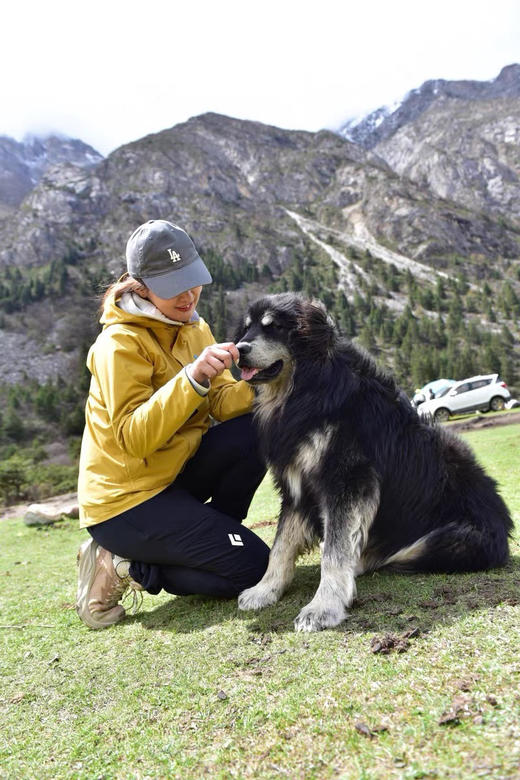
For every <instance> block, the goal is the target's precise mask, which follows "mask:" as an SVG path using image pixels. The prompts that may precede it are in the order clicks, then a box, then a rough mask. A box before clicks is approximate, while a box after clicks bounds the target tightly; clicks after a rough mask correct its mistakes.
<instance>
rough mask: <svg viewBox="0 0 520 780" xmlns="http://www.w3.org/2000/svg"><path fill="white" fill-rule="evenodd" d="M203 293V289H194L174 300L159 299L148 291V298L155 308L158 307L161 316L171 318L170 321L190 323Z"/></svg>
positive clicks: (177, 296)
mask: <svg viewBox="0 0 520 780" xmlns="http://www.w3.org/2000/svg"><path fill="white" fill-rule="evenodd" d="M201 291H202V287H192V288H191V290H186V291H185V292H182V293H180V294H179V295H176V296H175V297H174V298H159V296H158V295H156V294H155V293H153V292H152V291H151V290H150V289H148V291H147V298H148V300H149V301H151V302H152V303H153V304H154V306H157V308H158V309H159V311H160V312H161V314H164V316H165V317H169V319H170V320H178V321H179V322H189V321H190V320H191V318H192V316H193V312H194V311H195V308H196V306H197V304H198V302H199V298H200V293H201Z"/></svg>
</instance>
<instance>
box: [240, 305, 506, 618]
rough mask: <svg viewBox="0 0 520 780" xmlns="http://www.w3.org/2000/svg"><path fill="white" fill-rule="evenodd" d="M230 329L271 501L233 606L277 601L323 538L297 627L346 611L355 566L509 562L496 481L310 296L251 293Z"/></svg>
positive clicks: (428, 567)
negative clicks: (274, 512)
mask: <svg viewBox="0 0 520 780" xmlns="http://www.w3.org/2000/svg"><path fill="white" fill-rule="evenodd" d="M240 337H241V338H240V341H239V343H238V349H239V352H240V362H239V366H240V368H241V370H242V378H243V379H245V380H246V381H248V382H250V383H251V384H252V385H254V386H255V388H256V389H257V402H256V418H257V421H258V424H259V427H260V431H261V436H262V441H263V446H264V449H265V454H266V457H267V460H268V463H269V466H270V468H271V470H272V473H273V475H274V479H275V481H276V484H277V487H278V488H279V490H280V492H281V499H282V503H281V512H280V517H279V520H278V528H277V532H276V538H275V541H274V545H273V548H272V551H271V555H270V559H269V566H268V569H267V572H266V574H265V576H264V577H263V579H262V580H261V581H260V582H259V583H258V584H257V585H255V586H254V587H253V588H249V589H248V590H245V591H243V592H242V593H241V594H240V596H239V607H240V608H241V609H260V608H262V607H265V606H267V605H269V604H274V603H275V602H276V601H277V600H278V599H279V598H280V596H281V595H282V593H283V591H284V590H285V588H286V587H287V586H288V584H289V583H290V581H291V579H292V577H293V573H294V565H295V561H296V558H297V556H298V555H299V554H300V553H302V552H304V551H305V550H307V549H309V548H310V547H312V546H313V545H314V544H315V543H316V542H317V541H318V540H320V539H322V540H323V552H322V563H321V581H320V585H319V588H318V590H317V592H316V594H315V596H314V598H313V599H312V601H311V602H310V603H309V604H308V605H307V606H305V607H304V608H303V609H302V611H301V612H300V614H299V615H298V617H297V618H296V621H295V626H296V629H297V630H300V631H317V630H320V629H323V628H330V627H332V626H336V625H337V624H338V623H340V622H341V621H342V620H344V618H345V617H346V615H347V609H348V607H349V606H350V605H351V604H352V602H353V600H354V598H355V595H356V584H355V578H356V576H357V575H359V574H362V573H363V572H367V571H372V570H374V569H378V568H382V567H386V568H388V569H389V568H392V569H394V570H399V571H409V572H457V571H476V570H480V569H488V568H491V567H495V566H500V565H502V564H504V563H505V562H506V561H507V558H508V534H509V532H510V530H511V528H512V522H511V518H510V516H509V513H508V510H507V508H506V506H505V504H504V502H503V501H502V499H501V498H500V496H499V495H498V493H497V490H496V486H495V483H494V481H493V480H492V479H491V478H490V477H489V476H487V475H486V474H485V473H484V471H483V470H482V468H481V467H480V466H479V465H478V464H477V462H476V461H475V458H474V456H473V454H472V453H471V451H470V449H469V448H468V447H467V446H466V444H465V443H463V442H462V441H461V440H460V439H458V438H457V437H455V436H454V435H451V434H449V433H448V432H447V431H445V430H443V429H440V428H439V427H434V426H431V425H428V424H426V423H425V422H422V421H421V420H420V419H419V417H418V416H417V413H416V411H415V410H414V409H413V408H412V406H411V404H410V403H409V402H408V399H407V398H406V396H405V395H404V394H403V393H402V392H401V391H400V390H399V388H398V387H397V386H396V384H395V382H394V380H393V379H392V378H391V377H390V376H388V375H386V374H385V373H383V372H382V371H381V370H379V369H378V368H377V367H376V365H375V363H374V361H373V360H372V359H371V357H370V356H369V355H367V354H366V353H365V352H364V351H361V350H360V349H359V348H357V347H356V346H354V345H353V344H352V343H351V342H350V341H348V340H346V339H343V338H341V337H340V336H339V334H338V332H337V331H336V329H335V327H334V325H333V323H332V321H331V320H330V318H329V317H328V316H327V313H326V311H325V309H324V308H323V307H322V306H321V305H320V304H318V303H316V302H310V301H307V300H305V299H303V298H301V297H299V296H296V295H292V294H288V293H287V294H285V293H284V294H281V295H273V296H268V297H266V298H262V299H261V300H259V301H257V302H256V303H254V304H253V305H252V306H251V308H250V310H249V314H248V315H247V317H246V320H245V322H244V323H243V325H242V330H241V332H240Z"/></svg>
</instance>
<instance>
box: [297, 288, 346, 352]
mask: <svg viewBox="0 0 520 780" xmlns="http://www.w3.org/2000/svg"><path fill="white" fill-rule="evenodd" d="M335 339H336V328H335V325H334V320H333V319H332V317H331V316H330V315H329V314H327V310H326V309H325V306H324V305H323V304H322V303H321V302H320V301H316V300H313V301H307V300H302V301H301V308H300V311H299V313H298V318H297V325H296V329H295V330H294V331H293V333H292V341H293V347H294V348H295V349H297V350H302V351H303V352H304V353H305V354H306V355H308V356H309V357H326V355H327V353H328V352H329V350H330V348H331V347H332V345H333V344H334V341H335Z"/></svg>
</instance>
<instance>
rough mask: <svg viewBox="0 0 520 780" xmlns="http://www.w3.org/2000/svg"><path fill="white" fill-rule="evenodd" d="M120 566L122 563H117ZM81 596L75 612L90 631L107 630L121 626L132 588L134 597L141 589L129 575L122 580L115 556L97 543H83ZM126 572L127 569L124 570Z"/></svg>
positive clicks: (80, 550)
mask: <svg viewBox="0 0 520 780" xmlns="http://www.w3.org/2000/svg"><path fill="white" fill-rule="evenodd" d="M118 563H121V559H118ZM78 566H79V573H78V593H77V600H76V610H77V612H78V615H79V616H80V618H81V620H82V621H83V622H84V623H86V625H87V626H89V628H106V627H107V626H111V625H113V624H114V623H119V621H120V620H122V619H123V618H124V616H125V614H126V613H125V610H124V608H123V606H122V605H121V604H120V603H119V602H120V601H121V599H122V598H123V596H124V594H125V593H126V591H127V590H128V589H129V588H130V589H131V590H132V591H133V594H134V606H135V602H136V599H135V597H136V596H137V594H136V591H137V590H142V586H141V585H139V584H138V583H137V582H134V581H133V580H132V579H131V578H130V576H129V575H128V567H126V572H127V573H126V576H119V574H118V573H117V571H116V568H115V566H114V562H113V559H112V553H110V552H109V551H108V550H105V549H104V548H103V547H100V546H99V545H98V544H97V543H96V542H95V541H94V539H92V538H90V539H87V541H86V542H83V544H82V545H81V547H80V548H79V552H78ZM123 568H124V567H123Z"/></svg>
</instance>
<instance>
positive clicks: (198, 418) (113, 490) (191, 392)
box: [78, 297, 253, 528]
mask: <svg viewBox="0 0 520 780" xmlns="http://www.w3.org/2000/svg"><path fill="white" fill-rule="evenodd" d="M101 323H102V324H103V330H102V332H101V333H100V334H99V336H98V338H97V340H96V341H95V343H94V344H93V346H92V347H91V349H90V351H89V354H88V358H87V366H88V368H89V370H90V372H91V374H92V379H91V383H90V391H89V396H88V400H87V405H86V410H85V417H86V425H85V431H84V434H83V440H82V444H81V455H80V465H79V481H78V500H79V506H80V526H81V527H82V528H85V527H86V526H89V525H95V524H96V523H101V522H103V521H104V520H108V519H109V518H111V517H114V516H115V515H118V514H120V513H121V512H124V511H125V510H127V509H130V508H131V507H133V506H136V505H137V504H140V503H142V502H143V501H146V500H147V499H148V498H151V497H152V496H154V495H155V494H156V493H159V492H160V491H161V490H164V488H166V487H167V486H168V485H169V484H170V483H171V482H172V481H173V480H174V479H175V477H176V476H177V474H179V472H180V471H182V469H183V467H184V464H185V463H186V461H187V460H188V459H189V458H191V457H192V456H193V455H194V453H195V452H196V450H197V449H198V447H199V444H200V441H201V438H202V435H203V434H204V433H205V432H206V431H207V429H208V427H209V424H210V416H211V417H212V418H214V419H215V420H218V421H223V420H229V419H231V418H233V417H237V416H238V415H241V414H245V413H246V412H248V411H250V410H251V407H252V402H253V392H252V390H251V388H250V387H249V386H248V385H247V384H246V383H245V382H242V381H239V382H236V381H235V379H234V378H233V376H232V375H231V373H230V372H229V371H224V372H223V373H222V374H221V375H220V376H218V377H215V378H214V379H212V381H211V388H210V391H209V393H208V395H206V396H202V395H200V394H199V393H198V392H197V391H196V390H195V389H194V387H193V386H192V384H191V382H190V380H189V379H188V377H187V375H186V372H185V371H184V370H183V369H184V366H186V365H188V364H189V363H192V362H193V360H194V358H195V357H196V356H197V355H199V354H200V353H201V352H202V350H203V349H204V347H207V346H208V345H209V344H214V343H215V339H214V338H213V335H212V333H211V330H210V328H209V326H208V325H207V323H206V322H204V320H203V319H199V320H198V321H196V322H192V323H187V324H183V325H174V324H169V323H166V322H161V321H158V320H154V319H153V318H151V317H146V316H139V315H135V314H128V313H126V312H125V311H123V310H122V309H120V308H119V307H118V306H117V303H116V302H115V301H114V299H113V297H112V298H109V299H108V300H107V302H106V304H105V308H104V312H103V316H102V318H101Z"/></svg>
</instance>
